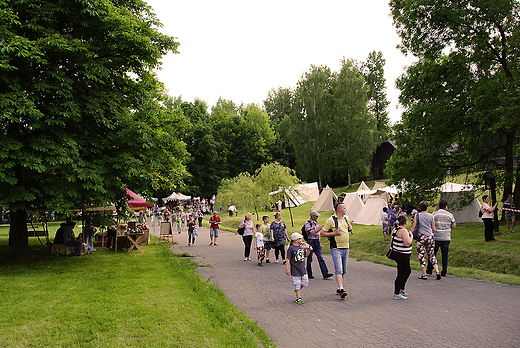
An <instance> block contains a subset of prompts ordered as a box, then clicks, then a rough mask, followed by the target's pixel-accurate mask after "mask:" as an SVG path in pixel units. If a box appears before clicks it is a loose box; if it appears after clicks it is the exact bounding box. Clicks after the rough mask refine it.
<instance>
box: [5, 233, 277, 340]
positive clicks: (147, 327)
mask: <svg viewBox="0 0 520 348" xmlns="http://www.w3.org/2000/svg"><path fill="white" fill-rule="evenodd" d="M56 227H57V226H52V229H53V230H54V231H55V229H56ZM30 243H31V254H32V255H33V257H34V260H33V262H31V263H30V264H26V265H12V264H9V261H8V255H9V253H8V248H7V246H6V244H7V228H6V227H1V228H0V256H1V257H2V260H1V261H2V262H1V266H0V283H1V284H2V287H0V298H2V302H1V305H0V326H1V327H2V331H1V333H0V346H1V347H31V346H33V347H34V346H38V347H40V346H42V347H45V346H52V347H57V346H67V347H255V346H260V347H265V346H267V347H270V346H274V344H273V343H272V342H271V341H270V340H269V338H268V337H267V335H266V334H265V333H264V332H263V331H262V330H261V329H259V328H258V326H257V325H256V323H254V322H252V321H251V320H250V319H249V318H248V317H247V316H246V315H245V314H244V313H242V312H240V311H239V310H237V309H236V308H235V307H233V306H232V305H231V303H230V302H229V301H228V300H227V299H226V298H225V296H224V295H223V294H222V292H220V291H219V290H217V289H216V288H215V287H214V286H213V285H211V284H209V283H207V282H205V281H204V280H203V279H202V278H201V277H200V276H199V274H198V273H197V272H196V271H195V270H194V268H195V267H196V265H194V264H193V263H191V262H190V260H189V258H186V257H180V256H175V255H173V254H172V253H171V252H170V250H168V248H167V246H166V245H159V244H151V245H146V246H143V247H142V249H143V251H144V253H142V254H141V253H138V252H136V251H133V252H131V253H126V252H118V253H114V252H109V251H106V250H104V249H99V250H98V251H96V252H94V253H93V254H92V255H88V256H83V257H50V256H49V253H48V251H46V250H43V249H42V248H41V247H40V245H39V243H38V241H37V240H35V239H34V238H30ZM185 256H186V255H185Z"/></svg>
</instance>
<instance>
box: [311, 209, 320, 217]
mask: <svg viewBox="0 0 520 348" xmlns="http://www.w3.org/2000/svg"><path fill="white" fill-rule="evenodd" d="M310 215H311V216H320V215H321V214H320V213H318V212H317V211H316V210H311V212H310Z"/></svg>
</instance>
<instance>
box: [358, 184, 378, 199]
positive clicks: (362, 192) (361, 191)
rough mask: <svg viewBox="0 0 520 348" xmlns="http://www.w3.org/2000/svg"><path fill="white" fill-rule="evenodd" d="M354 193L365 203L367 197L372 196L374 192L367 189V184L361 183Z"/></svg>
mask: <svg viewBox="0 0 520 348" xmlns="http://www.w3.org/2000/svg"><path fill="white" fill-rule="evenodd" d="M356 192H357V194H358V195H359V197H361V200H362V201H363V203H365V202H366V201H367V199H368V197H369V196H370V195H371V194H374V193H375V192H376V191H374V190H371V189H369V188H368V186H367V184H365V182H364V181H361V184H359V187H358V189H357V191H356Z"/></svg>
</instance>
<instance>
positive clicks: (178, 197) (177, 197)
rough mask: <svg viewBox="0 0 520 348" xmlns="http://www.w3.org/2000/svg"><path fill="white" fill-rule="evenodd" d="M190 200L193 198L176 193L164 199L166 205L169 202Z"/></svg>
mask: <svg viewBox="0 0 520 348" xmlns="http://www.w3.org/2000/svg"><path fill="white" fill-rule="evenodd" d="M190 198H191V196H186V195H183V194H182V193H175V192H173V193H172V194H171V195H169V196H168V197H166V198H163V202H164V203H166V202H169V201H186V200H188V199H190Z"/></svg>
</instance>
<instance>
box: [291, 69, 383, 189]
mask: <svg viewBox="0 0 520 348" xmlns="http://www.w3.org/2000/svg"><path fill="white" fill-rule="evenodd" d="M289 118H290V126H291V128H290V131H289V139H290V141H291V143H292V145H293V147H294V149H295V154H296V169H297V172H298V173H299V175H300V176H301V177H302V178H303V179H304V180H317V181H318V183H319V185H320V187H322V186H323V183H329V182H331V181H332V180H338V181H347V182H348V183H349V184H350V182H351V179H352V177H355V178H357V177H358V176H360V175H366V174H368V172H369V165H370V159H371V156H372V154H373V151H374V150H375V146H376V142H375V138H376V133H375V131H376V119H375V117H374V115H373V114H371V113H369V112H368V109H367V90H366V87H365V85H364V79H363V76H362V74H361V73H360V72H359V70H358V68H357V67H356V65H355V64H354V62H353V61H351V60H343V61H342V62H341V69H340V71H339V72H337V73H336V72H331V70H330V69H329V68H328V67H327V66H319V67H318V66H312V67H311V69H310V71H309V72H306V73H305V74H304V75H303V76H302V78H301V79H300V81H299V82H298V85H297V87H296V91H295V97H294V107H293V109H292V112H291V114H290V117H289Z"/></svg>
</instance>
